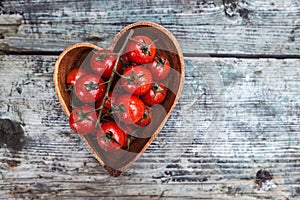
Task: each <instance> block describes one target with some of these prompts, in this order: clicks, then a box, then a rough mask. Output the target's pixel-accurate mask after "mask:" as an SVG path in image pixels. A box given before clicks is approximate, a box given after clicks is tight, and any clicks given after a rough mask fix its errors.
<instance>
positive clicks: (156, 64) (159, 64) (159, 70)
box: [148, 55, 171, 81]
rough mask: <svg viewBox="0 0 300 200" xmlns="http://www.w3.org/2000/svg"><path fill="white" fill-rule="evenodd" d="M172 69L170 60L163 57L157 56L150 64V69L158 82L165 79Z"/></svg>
mask: <svg viewBox="0 0 300 200" xmlns="http://www.w3.org/2000/svg"><path fill="white" fill-rule="evenodd" d="M170 68H171V67H170V62H169V60H168V59H167V58H166V57H165V56H163V55H161V56H155V58H154V61H153V62H152V63H150V64H148V69H149V70H150V71H151V73H152V75H153V79H154V80H156V81H160V80H163V79H165V78H166V77H167V76H168V75H169V73H170Z"/></svg>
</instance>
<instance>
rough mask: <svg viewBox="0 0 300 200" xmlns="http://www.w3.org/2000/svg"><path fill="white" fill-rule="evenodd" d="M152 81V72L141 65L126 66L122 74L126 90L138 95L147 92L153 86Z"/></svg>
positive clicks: (122, 81)
mask: <svg viewBox="0 0 300 200" xmlns="http://www.w3.org/2000/svg"><path fill="white" fill-rule="evenodd" d="M151 83H152V74H151V72H150V71H149V70H148V69H147V68H145V67H142V66H140V65H138V66H130V67H128V68H126V69H125V70H124V71H123V73H122V76H121V85H122V86H123V88H124V90H125V91H127V92H128V93H130V94H133V95H137V96H138V95H142V94H145V93H146V92H147V91H148V90H149V89H150V88H151Z"/></svg>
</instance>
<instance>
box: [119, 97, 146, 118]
mask: <svg viewBox="0 0 300 200" xmlns="http://www.w3.org/2000/svg"><path fill="white" fill-rule="evenodd" d="M116 105H117V106H116V107H114V108H113V112H114V114H115V118H116V119H117V120H119V121H121V122H124V123H126V124H135V123H136V122H138V121H140V120H141V119H142V118H143V115H144V110H145V104H144V103H143V102H142V100H141V99H139V98H138V97H136V96H133V95H130V94H123V95H121V96H120V97H119V98H118V99H117V100H116Z"/></svg>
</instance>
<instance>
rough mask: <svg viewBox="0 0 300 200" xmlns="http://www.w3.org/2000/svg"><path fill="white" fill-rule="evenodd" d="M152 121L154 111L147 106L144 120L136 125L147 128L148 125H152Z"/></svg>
mask: <svg viewBox="0 0 300 200" xmlns="http://www.w3.org/2000/svg"><path fill="white" fill-rule="evenodd" d="M151 119H152V111H151V109H150V108H149V107H148V106H146V107H145V111H144V115H143V118H142V119H141V120H140V121H138V122H137V123H136V124H137V125H139V126H147V125H148V124H150V122H151Z"/></svg>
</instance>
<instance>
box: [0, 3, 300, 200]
mask: <svg viewBox="0 0 300 200" xmlns="http://www.w3.org/2000/svg"><path fill="white" fill-rule="evenodd" d="M141 20H148V21H153V22H156V23H159V24H161V25H163V26H165V27H166V28H167V29H169V30H170V31H171V32H172V33H173V34H174V35H175V37H176V38H177V39H178V41H179V43H180V45H181V47H182V50H183V52H184V56H185V64H186V75H185V86H184V90H183V93H182V96H181V98H180V100H179V103H178V105H177V106H176V109H175V111H174V112H173V114H172V116H171V118H170V119H169V120H168V122H167V124H166V126H165V127H164V128H163V130H162V132H161V133H160V135H159V136H158V137H157V138H156V139H155V141H154V142H153V144H152V145H151V146H150V148H149V149H148V150H147V151H146V152H145V153H144V154H143V155H142V157H141V158H140V159H139V160H138V161H137V162H135V163H134V164H133V166H132V167H131V168H130V169H129V170H128V171H126V172H125V173H124V174H123V175H122V176H121V177H118V178H111V177H110V176H109V175H108V173H107V172H106V171H105V170H104V169H103V168H102V167H101V166H100V165H99V164H98V162H97V161H96V159H94V158H93V156H92V155H91V153H90V152H89V151H88V150H87V148H86V147H85V145H84V144H83V142H82V141H81V140H80V139H79V137H77V136H76V135H74V134H73V133H72V132H71V131H70V128H69V127H68V123H67V118H66V116H65V114H64V113H63V111H62V109H61V108H60V105H59V102H58V100H57V98H56V95H55V91H54V88H53V80H52V74H53V67H54V63H55V60H56V58H57V56H58V55H59V53H60V52H61V51H62V50H63V49H64V48H66V47H67V46H69V45H71V44H74V43H78V42H92V43H95V44H98V45H100V46H102V47H107V46H109V44H110V42H111V41H112V39H113V37H114V35H115V34H116V33H117V32H118V31H119V30H121V29H122V28H123V27H124V26H126V25H128V24H130V23H133V22H136V21H141ZM299 52H300V1H299V0H284V1H282V0H269V1H266V0H248V1H246V0H161V1H158V0H156V1H155V0H120V1H110V0H0V53H1V55H0V80H1V82H0V118H1V119H0V146H1V148H0V198H2V199H9V198H20V199H23V198H24V199H37V198H47V199H48V198H49V199H62V198H65V199H70V198H75V197H77V198H79V199H80V198H82V199H93V198H95V199H98V198H100V197H103V198H104V197H105V199H115V198H118V197H123V198H127V199H133V198H136V199H188V198H191V199H192V198H195V199H233V198H235V199H257V198H261V199H300V92H299V89H300V68H299V67H300V66H299V65H300V55H299Z"/></svg>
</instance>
